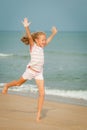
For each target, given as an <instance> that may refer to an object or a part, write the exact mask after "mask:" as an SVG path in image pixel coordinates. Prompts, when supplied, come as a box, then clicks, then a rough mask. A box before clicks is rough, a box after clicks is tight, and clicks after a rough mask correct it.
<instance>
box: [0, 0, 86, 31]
mask: <svg viewBox="0 0 87 130" xmlns="http://www.w3.org/2000/svg"><path fill="white" fill-rule="evenodd" d="M24 17H28V19H29V20H30V21H31V22H32V24H31V27H30V28H31V29H32V30H43V31H44V30H50V29H51V27H52V26H53V25H55V26H56V27H57V28H58V29H59V30H61V31H87V0H0V30H23V29H24V28H23V26H22V24H21V21H22V20H23V18H24Z"/></svg>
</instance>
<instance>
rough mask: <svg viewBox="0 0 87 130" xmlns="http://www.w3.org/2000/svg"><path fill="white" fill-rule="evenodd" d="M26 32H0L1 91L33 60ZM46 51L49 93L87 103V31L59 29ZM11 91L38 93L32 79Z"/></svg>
mask: <svg viewBox="0 0 87 130" xmlns="http://www.w3.org/2000/svg"><path fill="white" fill-rule="evenodd" d="M46 33H47V36H48V35H49V34H50V33H49V32H46ZM23 35H24V32H14V31H13V32H8V31H7V32H6V31H2V32H0V91H2V88H3V85H4V84H5V83H6V82H9V81H12V80H14V79H18V78H19V77H20V76H21V75H22V74H23V72H24V71H25V69H26V65H27V64H28V62H29V60H30V55H29V47H28V46H25V45H24V44H23V43H22V42H21V41H20V39H21V37H22V36H23ZM44 52H45V65H44V79H45V93H46V96H48V97H50V98H51V99H52V98H53V97H55V99H56V100H59V99H60V100H61V99H63V101H66V100H67V101H69V102H72V101H73V102H75V101H77V100H78V101H79V104H80V103H82V102H84V103H83V104H86V105H87V32H59V33H58V34H57V35H56V36H55V37H54V39H53V40H52V42H51V43H50V44H49V45H48V46H47V47H46V48H44ZM9 93H15V94H21V95H25V96H28V95H32V94H33V95H34V94H37V93H38V89H37V87H36V84H35V81H34V80H32V81H27V82H26V83H24V84H23V85H22V86H20V87H13V88H10V89H9ZM78 101H77V102H78Z"/></svg>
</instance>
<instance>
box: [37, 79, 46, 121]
mask: <svg viewBox="0 0 87 130" xmlns="http://www.w3.org/2000/svg"><path fill="white" fill-rule="evenodd" d="M36 84H37V86H38V90H39V98H38V112H37V118H36V120H37V121H40V116H41V110H42V106H43V102H44V94H45V91H44V80H36Z"/></svg>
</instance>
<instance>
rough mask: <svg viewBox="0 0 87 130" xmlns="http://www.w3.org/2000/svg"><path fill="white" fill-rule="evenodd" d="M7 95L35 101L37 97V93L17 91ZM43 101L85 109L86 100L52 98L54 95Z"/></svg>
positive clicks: (46, 96)
mask: <svg viewBox="0 0 87 130" xmlns="http://www.w3.org/2000/svg"><path fill="white" fill-rule="evenodd" d="M0 93H1V91H0ZM8 94H11V95H18V96H23V97H30V98H34V99H36V98H37V97H38V93H31V92H28V93H23V92H22V93H21V92H17V91H14V92H13V91H8ZM45 100H46V101H50V102H56V103H64V104H71V105H78V106H85V107H87V100H84V99H76V98H71V97H63V96H54V95H45Z"/></svg>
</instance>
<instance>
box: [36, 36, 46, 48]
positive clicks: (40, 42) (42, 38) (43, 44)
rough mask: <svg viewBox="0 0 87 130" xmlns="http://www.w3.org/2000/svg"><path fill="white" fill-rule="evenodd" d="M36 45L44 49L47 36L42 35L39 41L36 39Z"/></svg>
mask: <svg viewBox="0 0 87 130" xmlns="http://www.w3.org/2000/svg"><path fill="white" fill-rule="evenodd" d="M36 43H37V45H38V46H40V47H44V46H45V45H46V36H45V35H40V36H39V38H38V39H36Z"/></svg>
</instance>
